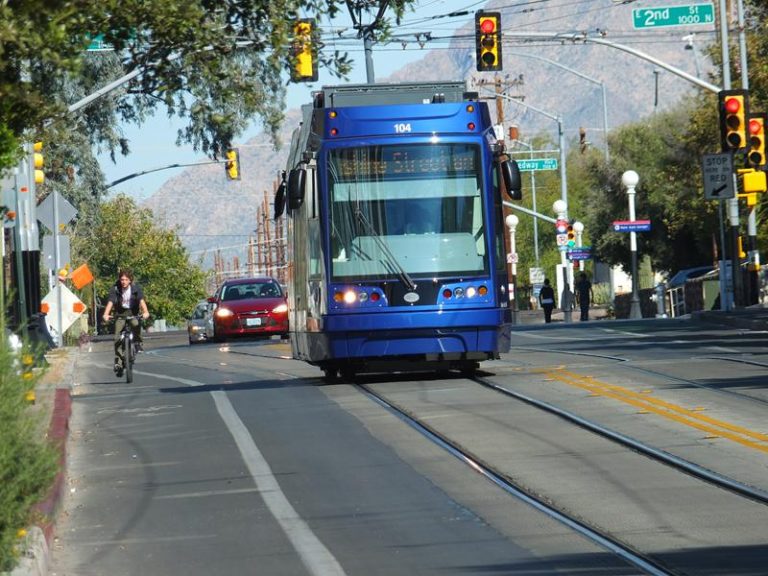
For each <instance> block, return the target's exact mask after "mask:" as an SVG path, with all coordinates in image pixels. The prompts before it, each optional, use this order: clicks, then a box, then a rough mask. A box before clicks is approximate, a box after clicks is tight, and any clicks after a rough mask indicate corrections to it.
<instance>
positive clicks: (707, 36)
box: [144, 0, 715, 265]
mask: <svg viewBox="0 0 768 576" xmlns="http://www.w3.org/2000/svg"><path fill="white" fill-rule="evenodd" d="M555 4H556V5H555ZM639 4H640V5H641V8H640V9H644V8H643V7H642V5H643V4H644V2H640V3H639ZM678 4H680V5H682V4H685V2H684V0H668V1H666V2H665V5H678ZM494 6H495V4H494V3H489V4H488V5H487V6H486V8H485V9H486V10H493V9H494ZM516 6H517V7H516ZM532 6H542V7H541V8H531V7H532ZM637 6H638V4H637V3H620V2H619V1H618V0H588V1H581V2H562V1H559V2H544V3H530V2H527V3H519V4H516V5H512V6H510V5H509V4H508V3H503V2H499V3H498V8H495V9H497V10H500V11H501V13H502V28H503V30H504V34H505V41H504V48H503V61H504V71H503V72H500V73H499V76H500V79H501V86H502V89H503V92H504V94H505V95H506V96H508V97H510V99H508V100H504V106H503V109H502V112H503V116H504V118H503V120H504V124H505V126H509V125H513V124H514V125H517V126H518V127H519V130H520V134H521V139H523V140H525V139H526V138H529V137H531V136H533V135H537V134H539V133H542V132H544V133H546V134H551V135H552V136H551V137H552V140H553V141H554V142H557V135H556V130H557V123H556V122H555V119H556V118H560V121H561V123H562V127H563V131H564V136H565V140H566V143H567V145H568V146H570V145H572V144H573V143H574V142H577V141H578V133H579V128H580V127H583V128H584V129H586V131H587V140H588V141H589V142H591V144H592V145H594V146H597V147H600V148H602V146H603V141H604V140H603V138H604V136H603V135H604V121H603V116H604V113H607V118H608V129H609V130H611V129H613V128H615V127H617V126H619V125H622V124H625V123H627V122H632V121H637V120H638V119H641V118H643V117H646V116H649V115H651V114H653V113H654V111H657V110H661V109H665V108H668V107H670V106H672V105H674V104H675V103H677V102H678V101H679V100H680V99H681V98H684V97H686V95H689V94H691V93H692V89H693V84H692V83H691V82H690V81H689V80H686V79H683V78H681V77H679V76H677V75H675V74H673V73H671V72H669V71H667V70H665V69H663V68H661V67H660V66H658V65H656V64H654V63H652V62H648V61H646V60H644V59H641V58H638V57H637V56H635V55H632V54H630V53H627V52H626V51H624V50H622V49H618V48H615V47H609V46H604V45H597V44H593V43H589V42H586V43H585V42H583V41H574V40H572V39H571V38H572V37H573V36H574V35H579V34H588V35H590V36H594V37H596V38H598V39H599V40H600V41H602V42H611V43H614V44H618V45H622V46H626V47H627V48H626V49H628V50H635V51H641V52H643V53H646V54H649V55H652V56H653V57H654V58H656V59H657V60H658V61H661V62H662V63H666V64H668V65H672V66H674V67H675V68H678V69H680V70H682V71H684V72H685V73H687V74H689V75H690V76H697V69H698V68H700V67H704V68H705V70H704V72H705V73H706V72H707V68H706V66H704V62H703V60H704V59H703V56H702V55H701V52H703V50H704V47H705V45H706V43H707V42H710V41H712V40H713V39H715V33H714V28H713V27H712V26H711V25H709V26H695V27H673V28H660V29H638V30H633V28H632V23H633V18H632V11H633V10H635V9H638V8H637ZM648 10H650V9H648ZM469 18H470V19H471V22H469V23H468V24H466V25H465V26H464V27H462V28H461V29H460V30H459V31H458V32H457V33H456V34H455V36H454V37H453V38H452V39H451V40H447V39H441V38H440V37H439V28H438V27H437V26H435V28H434V30H433V31H431V32H430V35H431V36H432V40H429V41H427V42H426V44H425V50H424V57H423V58H422V59H421V60H419V61H417V62H414V63H411V64H408V65H406V66H404V67H403V68H401V69H400V70H399V71H397V72H396V73H394V74H393V75H391V76H390V77H389V78H384V79H378V78H377V81H381V82H411V81H429V80H465V81H466V82H467V86H468V89H470V90H477V91H478V92H479V93H480V95H481V97H493V95H494V91H495V86H494V82H495V76H494V75H493V74H492V73H482V74H480V73H478V72H476V71H475V64H474V58H475V55H474V52H475V48H474V30H473V28H474V19H473V18H472V17H471V16H469ZM425 26H429V24H425ZM694 31H695V32H696V34H695V36H693V37H692V38H691V39H689V40H688V41H685V40H684V39H683V37H684V36H685V35H686V34H690V33H691V32H694ZM542 32H553V33H554V32H558V33H562V34H563V36H564V37H565V36H568V39H565V38H564V39H563V40H562V41H560V42H559V43H553V42H551V41H548V42H544V41H542V40H540V39H538V38H536V37H535V35H536V34H541V33H542ZM394 33H395V35H396V34H397V29H395V30H394ZM513 33H515V34H528V35H529V37H528V38H524V39H512V38H511V36H512V34H513ZM422 38H424V36H422ZM449 42H450V43H449ZM398 44H399V42H398ZM430 46H433V48H432V49H429V48H430ZM386 48H387V49H390V50H391V49H392V45H391V44H390V45H389V46H388V47H386ZM691 48H692V49H691ZM704 78H706V76H705V77H704ZM601 83H602V84H601ZM603 88H604V90H605V94H606V101H605V103H603V99H602V92H603ZM496 110H497V108H496V106H495V105H494V104H493V103H491V113H492V114H496ZM299 118H300V115H299V111H298V110H290V111H288V112H287V113H286V120H285V122H284V124H283V130H282V133H281V141H282V142H283V143H284V144H283V146H282V148H281V149H279V150H274V149H273V148H272V146H271V145H270V144H269V143H268V138H267V137H266V136H259V137H257V138H254V139H252V140H250V141H249V142H247V143H245V144H243V145H240V146H239V149H240V162H241V174H242V180H239V181H227V180H226V177H225V172H224V168H223V166H221V165H215V164H214V165H207V166H198V167H194V168H191V169H188V170H186V171H185V172H183V173H181V174H180V175H178V176H176V177H175V178H172V179H170V180H169V181H168V182H166V183H165V184H164V185H163V186H162V187H161V188H160V189H159V190H158V191H157V192H156V193H155V194H153V195H152V196H151V197H150V198H148V199H147V200H146V202H145V203H144V205H145V206H147V207H149V208H151V209H152V210H153V211H154V213H155V215H156V216H157V218H158V219H159V221H160V222H162V223H164V224H165V225H167V226H168V227H174V228H176V229H177V230H178V232H179V235H180V237H181V238H182V241H183V242H184V244H185V245H186V246H187V247H188V249H189V250H190V251H191V252H192V254H193V256H194V257H197V256H200V255H204V256H205V262H206V263H207V264H209V265H210V262H211V261H212V253H213V252H214V251H216V250H221V253H222V256H223V257H224V258H225V259H231V258H232V257H233V256H234V255H237V256H238V258H239V259H240V261H241V262H244V261H245V251H246V245H247V242H248V237H249V236H251V235H253V231H254V229H255V228H256V226H257V223H256V218H257V209H258V207H260V206H261V205H262V202H263V198H264V196H265V195H267V198H270V199H271V197H272V191H273V185H274V184H273V183H274V180H275V178H276V175H277V174H278V171H279V170H281V169H283V168H284V166H285V159H286V156H287V153H288V144H289V142H290V135H291V132H292V131H293V129H294V128H295V127H296V126H297V125H298V120H299Z"/></svg>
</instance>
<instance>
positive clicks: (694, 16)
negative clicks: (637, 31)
mask: <svg viewBox="0 0 768 576" xmlns="http://www.w3.org/2000/svg"><path fill="white" fill-rule="evenodd" d="M632 20H633V26H634V27H635V28H660V27H662V26H697V25H705V24H714V23H715V7H714V6H713V5H712V4H688V5H683V6H663V7H658V6H657V7H655V8H635V9H634V10H632Z"/></svg>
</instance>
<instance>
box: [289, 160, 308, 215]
mask: <svg viewBox="0 0 768 576" xmlns="http://www.w3.org/2000/svg"><path fill="white" fill-rule="evenodd" d="M306 180H307V172H306V170H304V169H303V168H294V169H293V170H291V171H290V172H289V173H288V208H289V209H290V210H296V209H298V208H300V207H301V205H302V204H303V203H304V186H305V184H306Z"/></svg>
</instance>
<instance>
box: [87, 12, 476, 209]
mask: <svg viewBox="0 0 768 576" xmlns="http://www.w3.org/2000/svg"><path fill="white" fill-rule="evenodd" d="M484 4H485V1H481V2H473V1H471V0H420V1H419V2H417V3H416V5H415V7H416V10H415V12H408V13H406V16H405V18H404V20H403V26H402V27H401V28H399V29H397V30H395V33H396V34H401V35H403V34H407V36H403V41H405V42H406V46H405V48H403V47H402V44H401V43H400V42H399V41H398V42H397V43H395V44H388V45H386V46H378V45H377V46H374V51H373V55H374V56H373V63H374V73H375V77H376V80H379V79H381V78H384V77H386V76H388V75H390V74H391V73H392V72H394V71H396V70H398V69H399V68H401V67H402V66H403V65H405V64H407V63H409V62H413V61H416V60H418V59H420V58H422V57H423V56H424V54H425V53H426V52H427V50H428V49H429V46H430V44H429V43H426V44H425V46H424V48H423V49H422V48H421V47H420V46H419V44H418V43H417V41H416V34H417V33H423V32H432V33H434V34H436V35H440V36H449V35H451V34H452V32H453V31H454V30H455V29H456V28H458V27H460V26H462V25H464V24H466V23H467V22H469V21H470V20H472V19H473V15H472V14H473V13H474V11H476V10H478V9H480V8H482V6H483V5H484ZM462 10H468V11H470V12H471V14H470V15H467V16H461V17H452V18H445V17H439V16H443V15H445V14H449V13H452V12H457V11H462ZM345 16H346V14H345ZM436 16H438V17H437V18H435V17H436ZM348 23H349V19H348V16H346V17H345V18H338V19H337V20H335V21H334V22H333V23H329V22H324V23H322V24H321V25H322V27H323V28H324V29H326V28H327V27H330V26H335V27H337V28H344V26H345V25H348ZM411 32H412V33H411ZM345 36H347V37H349V36H350V32H349V30H347V31H346V34H345ZM327 44H330V42H327ZM442 46H445V43H443V44H442ZM336 47H337V48H338V49H339V50H341V51H347V52H348V53H349V54H350V56H351V57H352V59H353V60H354V69H353V71H352V73H351V74H350V77H349V82H351V83H365V82H366V70H365V56H364V53H363V43H362V40H354V41H350V40H346V41H343V42H342V41H339V43H338V46H336ZM329 48H330V49H333V45H332V44H331V45H330V46H329ZM338 82H339V80H338V79H337V78H335V77H333V76H331V75H329V74H327V73H324V71H323V70H322V69H321V70H320V79H319V81H318V82H316V83H312V84H301V85H297V84H291V85H290V86H289V87H288V103H287V104H288V109H291V108H297V107H299V106H300V105H301V104H304V103H306V102H308V101H309V99H310V94H311V92H312V90H317V89H319V88H320V87H321V86H323V85H328V84H334V83H338ZM181 126H183V121H182V120H179V119H169V118H167V117H166V116H165V114H164V113H160V114H158V116H157V117H155V118H154V119H153V120H152V121H151V122H147V123H145V124H144V125H143V126H141V127H136V126H133V125H130V126H126V127H125V128H124V131H125V135H126V137H127V138H128V139H129V140H130V146H131V150H132V153H131V154H130V155H129V156H127V157H118V158H117V163H116V164H114V163H113V162H112V161H111V160H110V159H109V156H108V155H106V154H103V155H101V156H99V161H100V163H101V167H102V170H104V173H105V175H106V180H107V182H111V181H113V180H117V179H119V178H122V177H124V176H127V175H129V174H134V173H137V172H142V171H145V170H152V169H154V168H160V167H162V166H166V165H168V164H175V163H178V164H184V163H194V162H202V161H205V160H206V159H207V158H206V157H205V156H204V155H202V154H196V153H194V152H193V151H192V148H191V147H190V146H183V147H179V146H176V144H175V142H176V132H177V130H178V129H179V127H181ZM260 131H261V128H260V127H259V126H258V125H256V126H255V127H254V128H252V129H250V130H249V131H248V132H247V133H245V134H243V136H242V137H241V138H240V139H239V140H240V141H241V142H245V141H247V140H249V139H250V138H252V137H254V136H255V135H256V134H258V133H259V132H260ZM185 169H186V168H172V169H168V170H161V171H158V172H154V173H152V174H147V175H143V176H138V177H136V178H133V179H131V180H127V181H126V182H123V183H121V184H118V185H117V186H115V187H114V188H112V193H116V192H124V193H126V194H128V195H130V196H132V197H134V198H135V199H137V200H139V201H141V200H143V199H144V198H146V197H147V196H149V195H151V194H153V193H154V192H155V191H156V190H157V189H158V188H160V187H161V186H162V185H163V183H164V182H165V181H166V180H168V179H169V178H172V177H174V176H176V175H178V174H179V173H180V172H182V171H183V170H185ZM222 169H223V168H222Z"/></svg>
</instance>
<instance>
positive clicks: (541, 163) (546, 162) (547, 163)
mask: <svg viewBox="0 0 768 576" xmlns="http://www.w3.org/2000/svg"><path fill="white" fill-rule="evenodd" d="M517 167H518V168H520V172H533V171H534V170H557V158H532V159H530V160H518V161H517Z"/></svg>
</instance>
